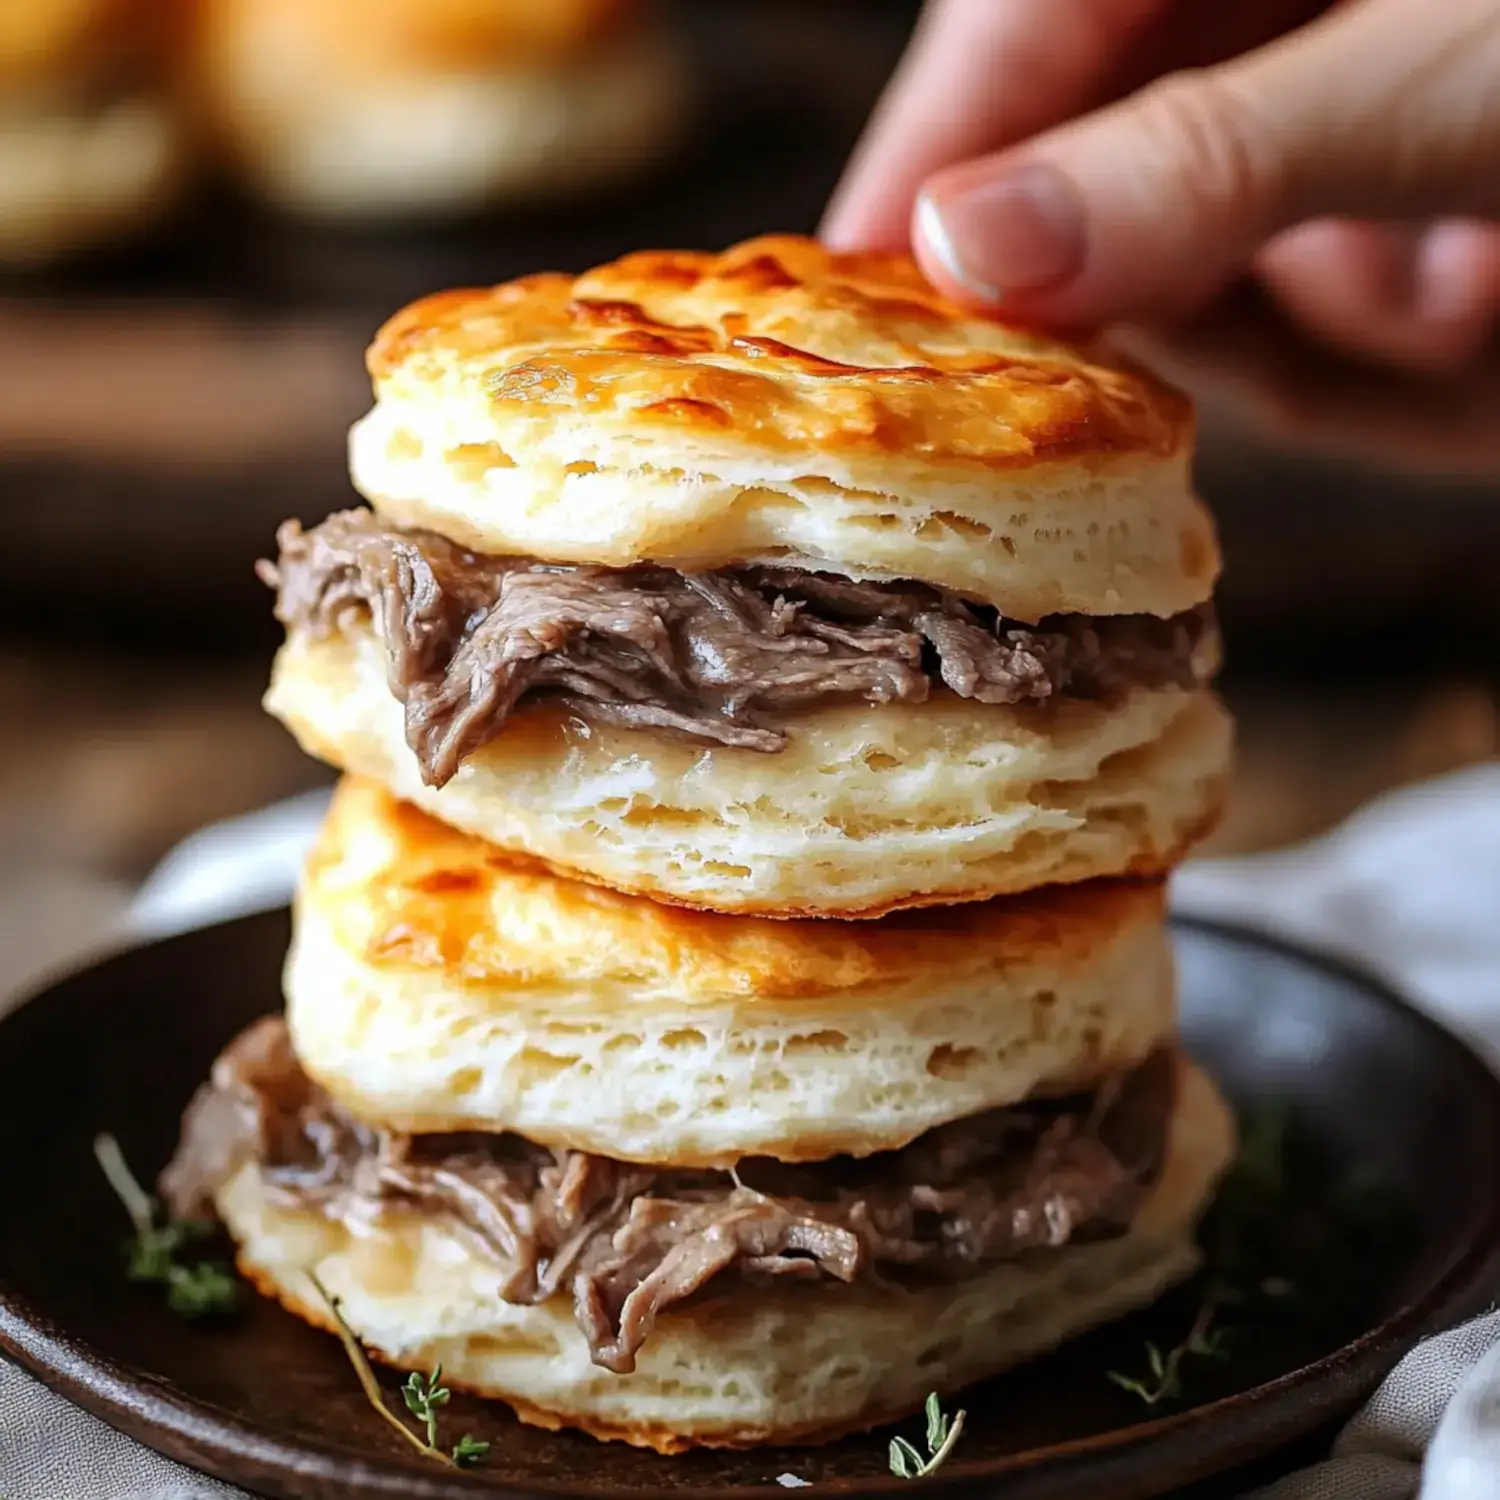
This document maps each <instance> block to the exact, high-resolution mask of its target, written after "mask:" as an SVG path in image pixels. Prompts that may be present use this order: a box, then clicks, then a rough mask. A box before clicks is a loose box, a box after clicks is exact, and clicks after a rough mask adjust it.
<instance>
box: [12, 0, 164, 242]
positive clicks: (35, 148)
mask: <svg viewBox="0 0 1500 1500" xmlns="http://www.w3.org/2000/svg"><path fill="white" fill-rule="evenodd" d="M177 10H178V6H177V5H175V4H173V3H168V0H9V3H7V4H5V5H0V266H12V267H32V266H37V265H43V264H46V263H48V262H50V261H53V260H55V259H58V258H61V257H66V256H68V255H70V254H72V253H74V252H75V251H79V250H83V249H86V248H89V247H91V246H93V245H96V244H100V243H105V242H108V241H110V240H113V239H115V238H117V237H120V236H124V235H128V234H130V233H133V232H134V231H136V230H138V229H140V228H142V227H143V226H145V225H146V224H148V223H150V222H151V221H152V220H154V219H155V218H156V217H157V216H159V215H160V214H161V213H162V212H163V211H164V210H165V209H166V208H167V207H168V206H169V205H170V204H171V203H172V202H174V201H175V198H176V196H177V190H178V188H179V187H180V186H181V183H182V181H183V180H184V176H185V170H184V169H185V164H186V160H187V156H188V132H187V130H186V129H185V128H184V125H183V118H182V112H181V110H179V108H178V107H177V102H176V98H175V90H174V89H173V87H172V85H171V83H170V81H169V73H170V66H169V65H170V59H171V57H172V56H173V54H174V49H175V47H176V45H177V43H178V41H179V39H180V26H179V17H178V15H177Z"/></svg>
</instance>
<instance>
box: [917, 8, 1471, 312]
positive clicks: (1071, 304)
mask: <svg viewBox="0 0 1500 1500" xmlns="http://www.w3.org/2000/svg"><path fill="white" fill-rule="evenodd" d="M1497 76H1500V6H1497V5H1495V4H1494V0H1356V3H1354V4H1344V5H1340V6H1338V7H1336V8H1335V9H1334V10H1333V11H1332V12H1330V13H1329V14H1327V15H1325V16H1324V17H1323V18H1322V19H1321V20H1319V21H1317V22H1315V23H1313V24H1312V25H1309V26H1306V27H1303V28H1301V29H1300V30H1298V31H1294V32H1291V33H1289V34H1288V35H1287V36H1285V37H1283V38H1281V39H1280V40H1279V41H1277V42H1275V43H1273V44H1272V45H1271V46H1268V47H1263V48H1260V49H1259V50H1257V51H1254V52H1250V53H1247V54H1245V55H1244V56H1242V57H1239V58H1237V59H1235V60H1234V61H1232V62H1229V63H1226V64H1223V65H1221V66H1219V67H1215V68H1211V69H1205V70H1202V71H1198V72H1188V73H1180V74H1174V75H1171V76H1169V77H1166V78H1163V79H1161V80H1159V81H1157V82H1156V83H1154V84H1152V85H1150V86H1149V87H1148V88H1146V89H1144V90H1142V91H1141V92H1140V93H1138V94H1135V95H1132V96H1131V97H1129V98H1127V99H1125V100H1122V101H1121V102H1120V103H1118V104H1114V105H1111V106H1110V107H1108V108H1106V109H1102V110H1099V111H1098V112H1096V113H1094V114H1091V115H1087V116H1085V117H1083V118H1081V119H1078V120H1075V121H1073V122H1072V123H1070V124H1068V125H1066V126H1063V127H1062V128H1060V129H1057V130H1052V131H1049V132H1047V133H1046V134H1044V135H1040V136H1036V137H1034V138H1033V139H1032V140H1030V141H1029V142H1027V143H1026V144H1025V145H1023V146H1020V147H1016V148H1013V149H1011V150H1008V151H1004V152H1001V153H1000V154H998V155H995V156H989V157H984V158H981V159H979V160H976V161H971V162H967V163H964V164H963V165H961V166H957V167H951V168H949V169H947V170H946V171H944V172H941V173H939V174H938V175H937V176H935V177H933V178H930V179H929V180H928V182H927V183H926V184H925V185H924V187H923V190H922V193H921V195H920V196H919V198H918V200H917V205H916V209H915V222H914V226H913V239H914V242H915V245H916V250H917V254H918V256H919V258H920V259H921V261H922V263H923V266H924V268H925V269H926V270H927V272H928V273H929V275H931V276H932V278H933V279H934V280H935V281H936V282H937V283H938V284H939V285H940V286H942V287H944V288H945V289H946V290H948V291H950V292H952V293H954V294H955V295H958V296H961V297H963V298H965V299H966V300H969V301H977V302H981V303H1003V304H1004V306H1005V308H1006V311H1007V312H1010V313H1013V314H1016V315H1019V316H1021V317H1023V318H1025V319H1027V320H1032V321H1038V322H1043V323H1051V324H1062V325H1089V324H1099V323H1106V322H1111V321H1115V320H1118V319H1123V318H1131V317H1139V316H1148V315H1151V314H1170V313H1173V312H1179V311H1182V310H1184V309H1187V308H1190V307H1192V306H1194V305H1195V304H1197V303H1199V302H1201V301H1203V300H1205V299H1206V298H1207V297H1209V296H1211V295H1212V294H1213V293H1214V292H1215V291H1217V290H1218V289H1219V288H1220V287H1221V286H1222V285H1223V284H1224V283H1225V282H1226V281H1227V280H1229V279H1230V278H1231V277H1233V276H1234V275H1235V274H1237V273H1238V272H1239V271H1241V270H1243V269H1244V268H1245V267H1246V266H1247V265H1248V264H1249V262H1250V260H1251V258H1252V256H1253V255H1254V253H1255V251H1256V250H1257V249H1258V248H1259V247H1260V246H1261V244H1262V243H1263V242H1264V241H1265V240H1266V239H1268V238H1269V237H1270V236H1271V235H1272V234H1274V233H1276V232H1277V231H1278V230H1281V229H1284V228H1286V227H1288V226H1290V225H1292V224H1295V223H1299V222H1300V221H1302V220H1304V219H1308V218H1311V217H1314V216H1319V215H1328V214H1351V215H1358V216H1361V217H1364V218H1407V217H1412V218H1415V217H1424V216H1430V215H1437V214H1473V215H1490V214H1494V213H1496V212H1497V210H1500V174H1497V173H1496V172H1495V171H1494V166H1493V164H1494V162H1495V161H1496V159H1497V157H1500V97H1497V95H1496V93H1495V89H1494V82H1493V80H1494V79H1495V78H1496V77H1497Z"/></svg>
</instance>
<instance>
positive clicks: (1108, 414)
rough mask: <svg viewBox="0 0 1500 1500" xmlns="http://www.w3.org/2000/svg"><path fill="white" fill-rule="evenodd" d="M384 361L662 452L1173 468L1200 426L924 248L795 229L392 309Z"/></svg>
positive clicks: (419, 389) (377, 346)
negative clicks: (1002, 309) (1076, 460)
mask: <svg viewBox="0 0 1500 1500" xmlns="http://www.w3.org/2000/svg"><path fill="white" fill-rule="evenodd" d="M368 363H369V368H370V372H371V374H372V376H373V377H374V380H375V385H376V390H377V393H378V394H380V395H382V396H388V397H390V398H392V399H393V400H397V401H399V400H402V399H406V398H412V399H417V398H425V399H429V400H430V399H432V398H434V397H437V398H438V399H442V398H443V397H444V396H449V397H454V398H467V399H474V398H480V399H483V400H484V401H485V402H487V404H488V407H489V409H490V412H491V414H492V415H493V416H494V417H495V418H496V419H497V420H505V419H519V420H521V421H523V422H524V421H526V420H527V419H531V420H534V421H546V420H548V419H553V420H556V419H560V418H566V417H569V416H573V415H577V414H586V415H587V416H588V417H589V418H590V419H591V420H600V419H605V420H608V419H611V418H613V419H617V420H620V421H623V422H628V424H629V425H630V428H631V430H632V432H633V433H635V434H637V435H649V436H650V437H651V438H654V439H657V440H659V441H661V442H662V443H663V444H671V443H673V442H674V441H677V440H681V441H684V442H686V443H689V444H693V443H699V444H701V443H705V442H706V443H708V444H709V445H711V446H713V447H722V446H723V445H724V443H725V442H726V440H727V441H729V442H730V443H734V440H735V439H738V440H739V442H740V443H744V444H748V445H750V446H751V447H765V448H771V449H780V450H787V449H796V448H799V447H801V448H805V447H807V446H809V445H811V446H814V447H816V448H818V449H820V450H835V451H840V450H841V451H849V452H864V453H866V454H870V455H879V454H898V453H899V454H903V455H906V456H909V457H913V458H917V459H936V460H948V461H956V462H960V463H963V462H968V463H975V464H983V465H994V466H1004V467H1009V466H1015V465H1025V464H1029V463H1035V462H1041V461H1044V460H1047V459H1050V458H1062V457H1084V456H1087V455H1090V454H1106V453H1136V454H1140V455H1142V456H1152V457H1167V456H1170V455H1172V454H1174V453H1176V452H1178V451H1180V450H1181V449H1182V447H1183V446H1184V445H1185V444H1186V443H1187V442H1188V441H1189V439H1190V435H1191V410H1190V407H1189V404H1188V402H1187V400H1186V398H1184V397H1183V396H1182V395H1180V394H1179V393H1177V392H1176V391H1173V390H1171V389H1170V388H1168V387H1167V386H1165V385H1164V384H1162V383H1161V382H1160V381H1158V380H1156V379H1154V378H1152V377H1151V376H1149V375H1147V374H1145V373H1143V372H1142V371H1140V370H1138V369H1134V368H1132V367H1130V366H1128V365H1126V364H1124V363H1121V362H1117V361H1105V360H1103V359H1102V358H1101V357H1097V356H1096V355H1094V354H1091V353H1090V352H1089V351H1087V350H1085V349H1082V348H1076V347H1073V346H1071V345H1068V344H1065V343H1061V342H1058V341H1057V340H1055V339H1052V338H1049V337H1047V336H1045V335H1042V334H1039V333H1036V332H1034V331H1029V330H1026V329H1024V328H1021V327H1018V326H1016V325H1014V324H1010V323H1006V322H1005V321H1003V320H1002V319H1000V318H997V317H990V316H985V315H982V314H979V313H976V312H973V311H970V310H968V309H965V308H964V307H961V306H960V305H958V304H957V303H955V302H953V301H951V300H949V299H948V298H946V297H943V296H941V295H940V294H939V293H938V292H936V291H935V290H934V289H933V288H932V286H931V285H930V284H929V283H928V282H927V281H926V279H925V278H924V277H923V276H922V274H921V272H920V271H919V270H918V269H917V267H916V265H915V263H914V262H913V261H912V260H911V259H910V258H909V257H908V256H905V255H889V254H870V253H857V254H835V253H832V252H830V251H828V250H826V249H824V248H823V247H822V246H821V245H819V244H818V243H817V242H815V241H813V240H810V239H806V238H803V237H801V236H796V235H767V236H764V237H762V238H760V239H754V240H747V241H746V242H744V243H743V244H739V245H735V246H733V247H732V248H730V249H728V250H726V251H724V252H723V253H721V254H707V253H699V252H694V251H666V250H648V251H640V252H638V253H636V254H633V255H627V256H624V257H622V258H621V259H620V260H617V261H613V262H611V263H610V264H608V265H603V266H598V267H596V268H595V269H593V270H591V271H587V272H585V273H584V274H583V275H582V276H578V277H572V276H567V275H561V274H555V273H553V274H542V275H536V276H527V277H522V278H521V279H519V280H517V281H511V282H506V283H503V284H502V285H499V286H495V287H490V288H487V289H483V290H463V291H451V292H442V293H438V294H437V295H435V296H431V297H426V298H424V299H422V300H421V301H418V302H415V303H413V304H412V305H411V306H410V307H408V308H406V309H405V310H404V311H402V312H400V313H398V314H397V315H396V316H395V317H393V318H392V319H391V320H390V321H389V322H388V323H387V324H386V325H385V327H384V328H382V329H381V330H380V332H379V334H378V335H377V336H376V339H375V342H374V344H373V345H372V347H371V349H370V352H369V359H368ZM735 445H736V446H737V445H738V444H735Z"/></svg>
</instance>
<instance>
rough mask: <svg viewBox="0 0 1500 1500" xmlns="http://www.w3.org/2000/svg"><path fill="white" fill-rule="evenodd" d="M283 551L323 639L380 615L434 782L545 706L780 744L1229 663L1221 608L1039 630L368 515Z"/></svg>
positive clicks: (974, 611)
mask: <svg viewBox="0 0 1500 1500" xmlns="http://www.w3.org/2000/svg"><path fill="white" fill-rule="evenodd" d="M277 542H278V544H279V548H280V557H279V560H278V561H277V562H276V563H275V564H274V565H272V564H270V563H262V564H261V566H260V573H261V577H262V578H263V579H264V580H265V581H266V582H267V583H268V584H269V585H270V586H271V587H273V588H275V589H276V590H277V593H278V598H277V605H276V614H277V618H278V619H280V620H281V621H282V622H283V623H284V624H285V625H287V626H288V627H289V628H293V629H299V628H300V629H304V630H308V631H310V632H311V633H313V634H314V635H326V634H329V633H335V632H337V631H339V630H340V629H341V628H342V627H343V625H344V623H345V622H346V621H347V620H348V619H349V618H350V617H352V616H364V615H368V616H369V617H370V618H371V619H372V620H373V623H374V627H375V630H376V633H377V634H378V635H379V637H380V640H381V641H382V643H383V644H384V647H385V650H386V654H387V657H388V666H389V679H390V685H391V690H392V692H394V693H395V695H396V696H397V698H399V699H400V700H401V702H402V703H403V704H404V705H405V710H406V733H407V739H408V741H409V742H410V744H411V747H412V749H413V750H414V751H415V752H416V755H417V758H418V760H419V761H420V763H421V767H422V775H423V777H424V779H425V780H426V781H427V782H428V783H429V784H430V785H433V786H442V785H443V784H444V783H445V782H447V781H449V780H450V779H451V778H452V777H453V775H454V773H455V772H456V771H457V770H458V767H459V765H460V764H461V763H462V762H463V760H464V759H465V757H467V756H469V755H471V754H473V752H474V751H475V750H477V749H478V748H479V747H480V746H481V745H484V744H485V743H487V742H488V741H489V740H491V739H493V738H494V737H495V736H496V735H497V734H499V733H500V731H501V730H502V729H503V728H504V727H505V722H506V720H507V719H508V718H509V717H510V715H511V714H512V712H514V710H515V709H516V707H517V705H518V704H519V703H520V702H521V700H522V699H530V698H533V697H538V696H546V697H553V698H559V699H561V700H562V701H563V702H564V703H566V704H567V705H568V706H569V707H570V708H572V709H573V710H574V711H575V712H577V713H578V714H579V715H580V716H581V717H583V718H584V719H586V720H591V721H593V722H595V723H606V724H621V725H631V726H649V727H652V728H656V729H665V730H668V731H672V732H675V733H678V734H682V735H684V736H687V737H689V738H691V739H695V740H699V741H703V742H707V743H709V744H717V745H732V746H738V747H742V748H745V749H750V750H762V751H776V750H780V749H782V748H784V747H785V745H786V720H787V717H788V716H789V715H792V714H794V713H795V712H797V711H798V710H801V709H808V708H813V707H817V706H819V705H822V704H827V703H840V702H865V703H920V702H923V701H924V700H925V699H926V698H927V697H928V695H929V693H930V692H931V691H932V690H933V688H934V686H935V685H938V684H941V685H942V686H945V687H946V688H948V689H949V690H951V691H952V692H954V693H957V694H958V695H960V696H961V697H964V698H972V699H975V700H976V701H978V702H980V703H1023V702H1036V701H1040V700H1042V699H1046V698H1050V697H1054V696H1067V697H1073V698H1089V699H1109V698H1113V697H1116V696H1118V695H1119V694H1121V693H1123V692H1124V691H1126V690H1127V689H1128V688H1130V687H1133V686H1137V685H1148V686H1157V685H1165V684H1175V685H1179V686H1182V687H1191V686H1194V685H1196V684H1197V683H1199V682H1201V681H1203V680H1204V679H1205V678H1206V677H1207V676H1208V675H1209V673H1210V672H1211V671H1212V670H1213V666H1214V664H1215V663H1214V660H1213V658H1214V654H1215V651H1216V639H1217V638H1216V633H1215V630H1214V626H1213V620H1212V616H1211V614H1210V612H1209V610H1208V608H1207V607H1206V606H1205V607H1204V608H1202V609H1199V610H1193V611H1190V612H1188V613H1186V614H1181V615H1177V616H1174V617H1173V618H1171V619H1166V620H1162V619H1157V618H1155V617H1154V616H1150V615H1118V616H1107V617H1099V618H1094V617H1091V616H1085V615H1054V616H1051V617H1049V618H1048V619H1045V620H1043V621H1042V622H1041V623H1040V624H1039V625H1037V626H1035V627H1032V626H1024V625H1019V624H1016V623H1014V622H1012V621H1009V620H1007V619H1004V618H1003V617H1001V616H999V615H998V614H997V613H996V611H995V610H993V609H990V608H986V607H983V606H979V605H975V604H971V603H967V602H966V601H964V600H963V599H961V598H959V596H958V595H956V594H953V593H950V592H948V591H946V590H944V589H937V588H929V587H928V586H926V585H925V584H917V583H868V582H857V581H855V580H853V579H848V578H840V577H835V576H832V575H829V574H822V573H808V572H804V571H801V570H799V569H795V568H766V567H761V568H741V569H735V570H729V571H722V572H714V573H677V572H673V571H672V570H670V569H666V568H656V567H639V568H627V569H618V568H599V567H565V566H553V565H550V564H545V563H539V562H536V561H534V560H530V559H526V558H513V557H491V556H486V555H483V554H481V553H477V552H470V551H468V550H466V549H465V548H463V547H460V546H459V545H457V543H455V542H452V541H449V540H448V539H447V538H445V537H442V536H439V535H438V534H436V533H435V532H430V531H412V530H397V529H393V528H391V527H389V526H386V525H384V524H383V523H382V522H381V521H380V520H379V519H378V518H377V517H376V516H375V515H373V514H372V513H371V512H369V511H362V510H352V511H345V512H342V513H340V514H338V515H334V516H330V517H329V518H328V520H326V521H324V522H323V523H322V525H320V526H316V527H314V528H313V529H312V530H311V531H304V530H303V529H302V528H301V526H299V525H298V524H297V523H296V522H295V521H289V522H287V523H286V524H285V525H284V526H283V527H282V528H281V531H280V532H279V534H278V536H277Z"/></svg>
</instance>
